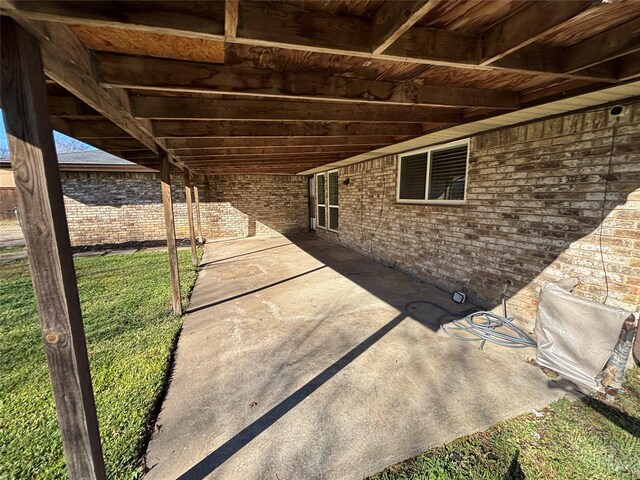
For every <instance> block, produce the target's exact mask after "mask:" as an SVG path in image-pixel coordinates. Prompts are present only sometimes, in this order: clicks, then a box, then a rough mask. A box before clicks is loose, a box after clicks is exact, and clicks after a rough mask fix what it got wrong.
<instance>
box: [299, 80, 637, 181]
mask: <svg viewBox="0 0 640 480" xmlns="http://www.w3.org/2000/svg"><path fill="white" fill-rule="evenodd" d="M636 96H640V81H637V82H632V83H627V84H625V85H618V86H615V87H611V88H606V89H603V90H599V91H597V92H591V93H585V94H584V95H577V96H575V97H570V98H564V99H562V100H556V101H555V102H549V103H545V104H543V105H537V106H535V107H529V108H524V109H522V110H515V111H513V112H509V113H505V114H503V115H498V116H496V117H491V118H486V119H483V120H477V121H475V122H469V123H464V124H461V125H456V126H454V127H450V128H446V129H443V130H439V131H437V132H433V133H428V134H426V135H423V136H421V137H416V138H412V139H411V140H407V141H405V142H400V143H395V144H393V145H388V146H386V147H382V148H378V149H377V150H371V151H370V152H366V153H361V154H359V155H355V156H353V157H349V158H345V159H343V160H340V161H337V162H332V163H327V164H325V165H322V166H320V167H317V168H312V169H309V170H305V171H303V172H300V173H299V174H298V175H309V174H312V173H318V172H324V171H326V170H330V169H332V168H338V167H344V166H347V165H353V164H354V163H359V162H363V161H365V160H371V159H373V158H379V157H384V156H387V155H393V154H396V153H402V152H406V151H409V150H414V149H417V148H424V147H429V146H431V145H437V144H439V143H444V142H450V141H453V140H457V139H459V138H464V137H468V136H471V135H474V134H476V133H480V132H485V131H487V130H493V129H495V128H500V127H506V126H510V125H516V124H518V123H523V122H528V121H531V120H536V119H539V118H544V117H549V116H552V115H557V114H562V113H568V112H572V111H574V110H582V109H584V108H588V107H593V106H596V105H601V104H603V103H610V102H615V101H617V100H623V99H626V98H631V97H636Z"/></svg>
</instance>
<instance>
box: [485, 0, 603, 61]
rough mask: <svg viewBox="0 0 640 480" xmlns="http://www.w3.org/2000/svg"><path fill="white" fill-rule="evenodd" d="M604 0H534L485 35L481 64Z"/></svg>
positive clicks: (494, 59)
mask: <svg viewBox="0 0 640 480" xmlns="http://www.w3.org/2000/svg"><path fill="white" fill-rule="evenodd" d="M599 3H600V1H594V0H587V1H572V2H530V3H529V4H528V5H526V6H525V7H524V8H522V9H521V10H519V11H517V12H516V13H515V14H513V15H512V16H510V17H509V18H507V19H506V20H504V21H502V22H500V23H498V24H497V25H495V26H493V27H492V28H491V29H489V30H488V31H487V32H485V33H484V34H483V35H482V38H481V56H480V61H479V63H480V64H481V65H488V64H490V63H492V62H495V61H496V60H500V59H501V58H503V57H505V56H506V55H508V54H510V53H512V52H515V51H517V50H518V49H520V48H523V47H526V46H527V45H529V44H531V43H533V42H535V41H536V40H537V39H538V38H540V37H542V36H544V35H547V34H548V33H549V32H552V31H553V30H555V29H557V28H559V27H560V26H562V25H563V24H564V23H565V22H567V21H569V20H572V19H574V18H575V17H576V16H577V15H579V14H582V13H584V12H585V11H586V10H588V9H589V8H591V7H592V6H594V5H598V4H599Z"/></svg>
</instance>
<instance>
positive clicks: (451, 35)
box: [1, 0, 615, 81]
mask: <svg viewBox="0 0 640 480" xmlns="http://www.w3.org/2000/svg"><path fill="white" fill-rule="evenodd" d="M595 1H598V0H589V1H572V2H531V5H527V6H526V7H525V8H523V9H522V10H520V11H518V12H516V13H515V14H514V15H512V16H511V17H509V18H508V19H507V20H505V21H503V22H501V23H500V24H498V25H496V26H495V27H494V28H493V29H491V30H490V31H489V32H487V33H486V34H485V35H484V36H483V38H482V39H481V38H480V37H478V36H474V35H466V34H463V33H458V32H454V31H448V30H441V29H434V28H428V27H422V26H418V25H414V26H413V27H412V28H409V29H408V30H406V31H405V33H404V34H403V35H401V36H400V37H399V38H398V39H397V40H396V41H395V42H393V43H392V44H391V45H390V46H389V47H388V48H386V50H384V51H383V52H382V53H380V54H375V53H373V52H372V48H371V38H372V35H373V34H372V32H373V29H374V25H373V23H372V21H370V20H368V19H366V18H363V17H355V16H350V15H342V14H331V13H327V12H322V11H319V10H311V9H306V8H304V6H303V5H295V4H289V3H284V2H256V1H251V0H243V1H242V2H239V4H238V15H239V18H240V19H241V20H242V21H241V22H239V23H238V24H237V25H238V27H237V31H236V36H235V37H230V36H229V37H226V41H227V42H233V43H242V44H248V45H256V46H267V47H277V48H284V49H291V50H298V51H300V50H302V51H311V52H321V53H329V54H333V55H343V56H356V57H363V58H365V59H367V60H368V59H370V58H373V59H380V60H387V61H396V62H411V63H419V64H428V65H443V66H448V67H455V68H469V69H483V70H501V71H502V70H504V71H507V72H509V71H514V72H520V73H526V74H530V75H547V76H560V77H563V78H567V79H580V78H585V76H584V75H585V74H590V73H591V72H583V74H582V75H578V76H574V75H573V74H572V73H567V72H560V73H559V72H555V71H553V70H554V69H553V68H551V69H549V68H546V66H545V65H544V64H542V65H538V68H537V69H529V68H527V65H526V62H525V63H524V64H520V65H516V66H515V68H513V67H514V66H513V65H512V64H504V65H495V64H494V63H493V62H496V61H497V60H499V59H502V58H504V57H505V56H507V55H508V54H509V53H513V52H514V51H517V50H518V49H520V48H523V47H525V46H527V45H529V44H531V43H532V42H533V41H535V40H536V39H538V38H540V37H541V36H542V35H543V34H549V33H550V32H553V31H555V30H557V29H559V28H561V27H562V25H563V24H564V23H563V22H565V21H567V20H571V19H575V18H576V17H577V16H579V15H580V14H581V13H580V12H582V11H588V8H589V6H590V5H592V4H594V2H595ZM389 3H395V4H396V5H397V2H389ZM1 8H2V9H3V11H8V12H9V13H10V14H11V15H12V16H14V17H15V18H23V19H28V18H35V19H41V20H42V19H46V20H48V21H55V22H66V23H69V24H74V23H79V24H84V25H97V26H110V27H117V28H123V29H130V30H145V31H152V32H161V33H165V34H167V35H181V36H190V37H194V38H210V39H211V38H213V39H218V40H225V35H224V9H225V3H224V2H125V3H123V4H121V5H120V4H119V7H118V9H114V8H113V5H112V4H111V3H110V2H105V1H98V2H84V1H83V2H80V1H75V0H74V1H49V0H46V1H38V2H30V1H21V0H11V1H10V0H7V1H5V2H3V3H2V7H1ZM381 8H382V7H381ZM387 8H391V7H387ZM525 11H528V12H529V13H531V17H528V15H526V13H521V12H525ZM494 40H495V41H497V42H498V43H497V44H495V45H494ZM365 61H366V60H365ZM594 73H595V72H594ZM592 80H593V81H611V80H612V79H611V78H609V76H605V78H598V77H597V76H594V77H593V78H592ZM614 80H615V79H614Z"/></svg>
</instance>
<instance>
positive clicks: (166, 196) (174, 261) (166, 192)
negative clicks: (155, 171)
mask: <svg viewBox="0 0 640 480" xmlns="http://www.w3.org/2000/svg"><path fill="white" fill-rule="evenodd" d="M158 160H159V162H160V187H161V189H162V208H163V210H164V225H165V229H166V231H167V250H168V251H169V275H170V276H171V303H172V307H173V314H174V315H182V298H181V296H180V272H179V270H178V250H177V249H176V226H175V223H174V220H173V200H172V197H171V172H170V164H169V159H168V158H167V155H166V154H165V153H161V154H160V155H159V158H158Z"/></svg>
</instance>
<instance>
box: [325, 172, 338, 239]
mask: <svg viewBox="0 0 640 480" xmlns="http://www.w3.org/2000/svg"><path fill="white" fill-rule="evenodd" d="M332 173H337V174H338V187H337V188H338V205H331V195H329V175H330V174H332ZM325 175H326V177H325V180H324V183H325V185H326V187H327V195H326V197H325V200H326V202H327V204H326V209H327V210H326V211H327V230H329V231H330V232H335V233H338V230H339V229H340V174H339V173H338V170H337V169H336V170H329V171H328V172H325ZM332 208H335V209H336V210H337V211H338V229H337V230H334V229H333V228H331V226H330V225H331V214H330V210H331V209H332Z"/></svg>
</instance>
